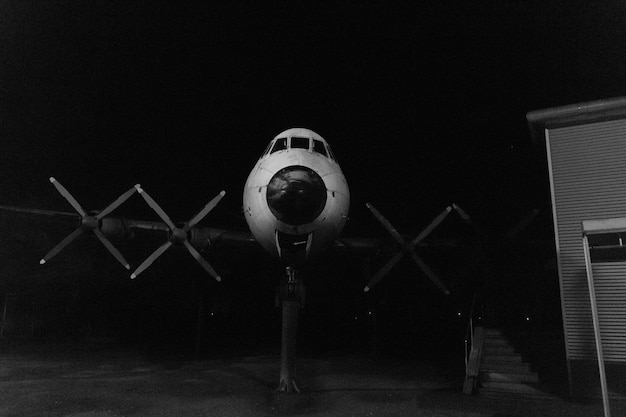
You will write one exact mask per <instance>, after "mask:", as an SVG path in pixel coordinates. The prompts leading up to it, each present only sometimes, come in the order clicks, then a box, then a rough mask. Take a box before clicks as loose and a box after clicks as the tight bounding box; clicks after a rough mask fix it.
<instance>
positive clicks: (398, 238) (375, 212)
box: [365, 203, 406, 246]
mask: <svg viewBox="0 0 626 417" xmlns="http://www.w3.org/2000/svg"><path fill="white" fill-rule="evenodd" d="M365 206H367V208H368V209H370V211H371V212H372V214H373V215H374V217H376V218H377V219H378V221H379V222H380V223H381V224H382V225H383V227H384V228H385V229H387V231H388V232H389V233H390V234H391V236H392V237H393V238H394V240H395V241H396V242H398V243H399V244H400V246H404V245H405V243H406V242H405V241H404V239H403V238H402V236H400V233H398V231H397V230H396V229H395V228H394V227H393V226H392V225H391V223H390V222H389V220H387V219H386V218H385V216H383V215H382V214H380V212H379V211H378V210H376V208H375V207H374V206H373V205H371V204H370V203H366V204H365Z"/></svg>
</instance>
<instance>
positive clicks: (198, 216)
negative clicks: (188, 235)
mask: <svg viewBox="0 0 626 417" xmlns="http://www.w3.org/2000/svg"><path fill="white" fill-rule="evenodd" d="M224 195H226V191H220V193H219V194H218V195H216V196H215V197H214V198H213V200H211V201H209V202H208V204H207V205H206V206H204V208H203V209H202V210H200V212H199V213H198V214H196V215H195V216H193V217H192V219H191V220H189V221H188V222H187V224H186V225H185V226H184V227H183V230H184V231H185V232H188V231H189V230H190V229H191V228H192V227H194V226H195V225H196V224H198V223H199V222H200V221H201V220H202V219H204V217H205V216H206V215H207V214H209V212H210V211H211V210H213V208H215V206H217V203H219V202H220V200H221V199H222V197H224Z"/></svg>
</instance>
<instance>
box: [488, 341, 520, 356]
mask: <svg viewBox="0 0 626 417" xmlns="http://www.w3.org/2000/svg"><path fill="white" fill-rule="evenodd" d="M485 353H489V354H491V353H494V354H505V355H517V354H518V353H517V351H516V350H515V347H513V346H511V345H508V344H507V345H504V344H500V345H489V344H486V343H485V344H483V355H485Z"/></svg>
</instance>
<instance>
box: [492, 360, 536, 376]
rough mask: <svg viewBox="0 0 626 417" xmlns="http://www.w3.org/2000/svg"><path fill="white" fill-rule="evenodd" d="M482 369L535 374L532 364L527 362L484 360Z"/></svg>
mask: <svg viewBox="0 0 626 417" xmlns="http://www.w3.org/2000/svg"><path fill="white" fill-rule="evenodd" d="M480 370H481V371H489V372H500V373H504V374H507V373H510V374H533V373H534V372H533V370H532V369H531V368H530V365H529V364H528V363H525V362H521V363H510V362H496V361H487V360H483V361H482V364H481V366H480Z"/></svg>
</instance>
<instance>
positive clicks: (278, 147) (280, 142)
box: [271, 138, 287, 153]
mask: <svg viewBox="0 0 626 417" xmlns="http://www.w3.org/2000/svg"><path fill="white" fill-rule="evenodd" d="M284 149H287V138H278V139H276V142H274V146H273V147H272V152H271V153H274V152H278V151H282V150H284Z"/></svg>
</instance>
